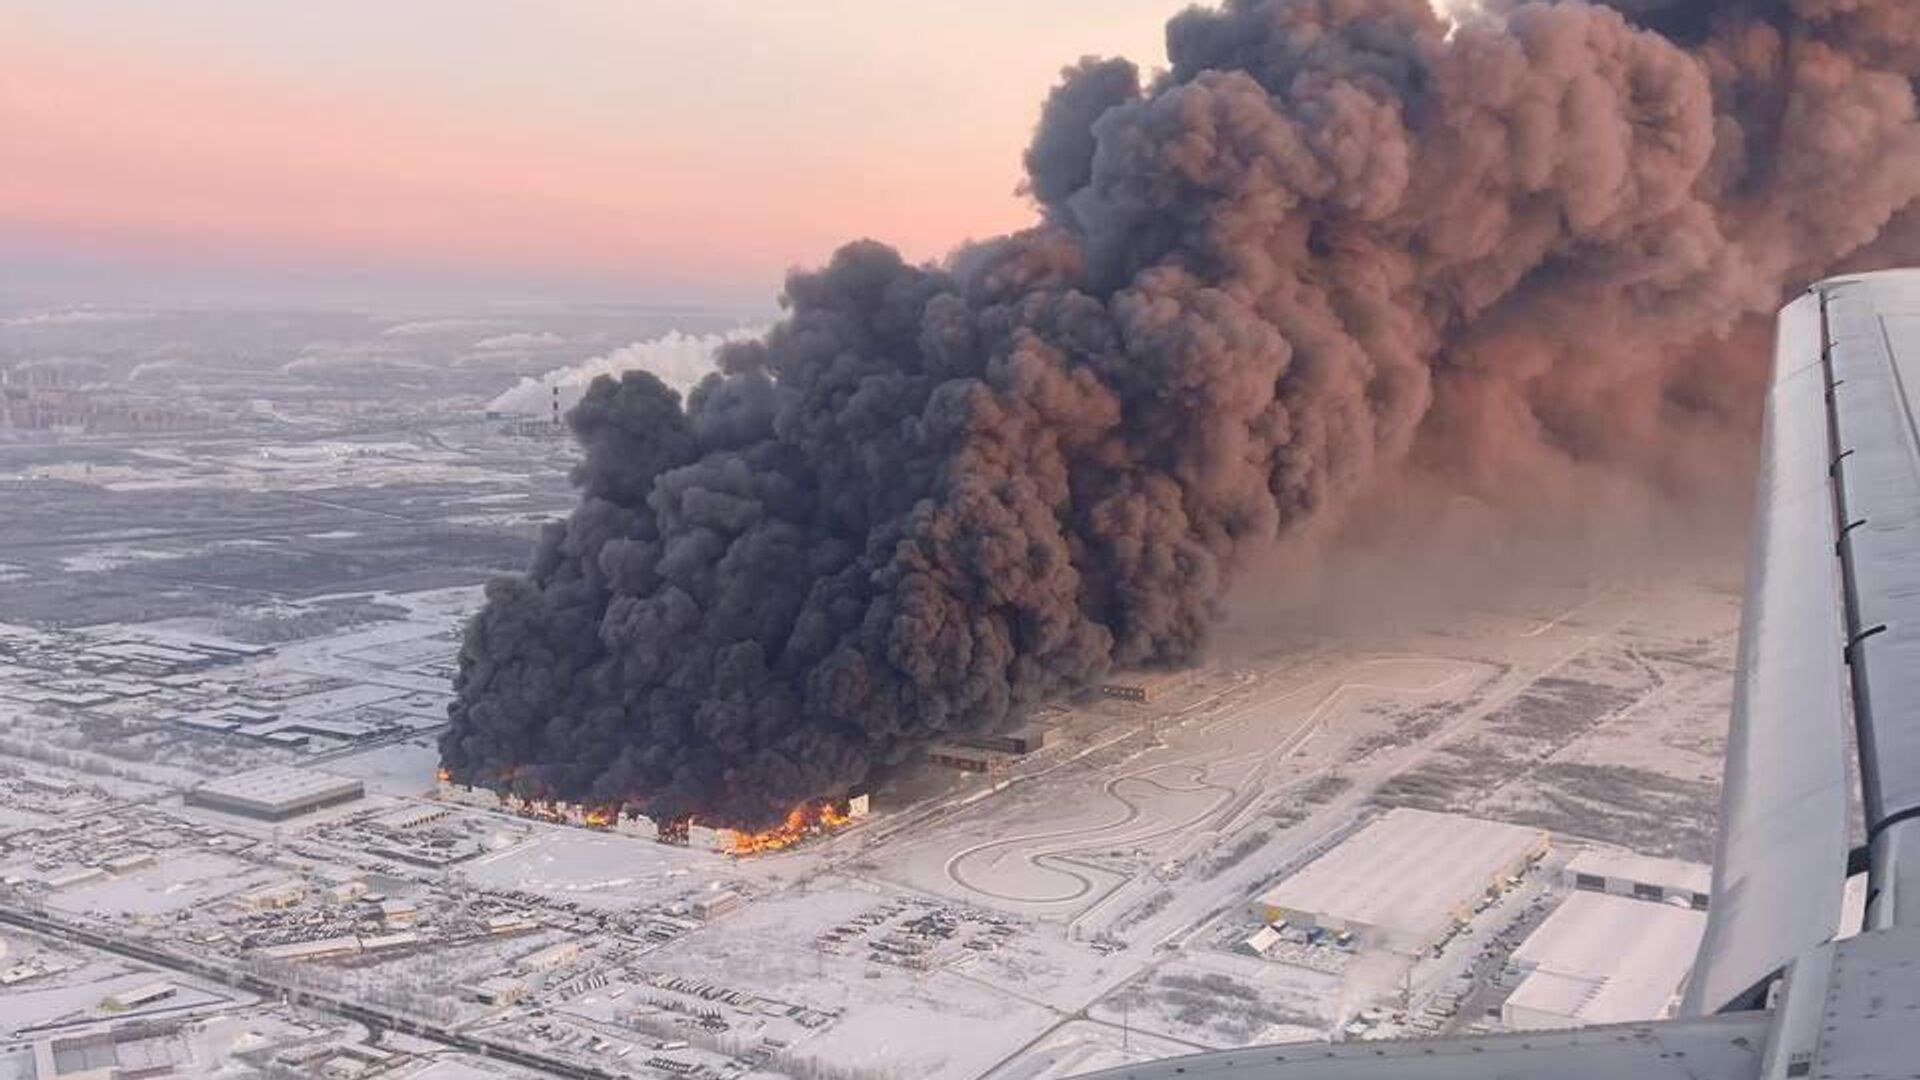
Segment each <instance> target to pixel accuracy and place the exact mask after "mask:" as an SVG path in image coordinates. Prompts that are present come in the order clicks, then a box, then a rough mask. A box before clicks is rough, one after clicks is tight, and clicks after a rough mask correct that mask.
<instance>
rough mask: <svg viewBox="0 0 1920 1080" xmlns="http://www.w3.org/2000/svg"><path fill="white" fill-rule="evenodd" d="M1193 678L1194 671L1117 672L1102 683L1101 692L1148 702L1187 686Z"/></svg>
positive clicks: (1109, 695)
mask: <svg viewBox="0 0 1920 1080" xmlns="http://www.w3.org/2000/svg"><path fill="white" fill-rule="evenodd" d="M1192 679H1193V672H1192V671H1127V672H1117V673H1115V674H1114V676H1113V677H1112V678H1111V679H1109V680H1108V681H1106V682H1104V683H1102V684H1100V693H1101V694H1102V695H1104V696H1106V697H1110V698H1119V699H1120V700H1122V701H1135V702H1139V703H1141V704H1148V703H1150V702H1152V701H1154V700H1156V699H1158V698H1159V697H1160V696H1161V695H1162V694H1165V693H1167V692H1168V691H1170V690H1177V689H1179V688H1180V687H1182V686H1185V685H1186V684H1187V683H1188V682H1190V681H1192Z"/></svg>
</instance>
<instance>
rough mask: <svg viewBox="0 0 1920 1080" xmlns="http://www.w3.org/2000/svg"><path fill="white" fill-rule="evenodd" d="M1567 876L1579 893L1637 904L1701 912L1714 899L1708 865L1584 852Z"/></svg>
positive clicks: (1573, 861)
mask: <svg viewBox="0 0 1920 1080" xmlns="http://www.w3.org/2000/svg"><path fill="white" fill-rule="evenodd" d="M1565 874H1566V880H1567V884H1568V885H1571V886H1572V887H1574V888H1575V889H1581V890H1584V891H1587V892H1604V893H1612V894H1614V895H1615V896H1631V897H1633V898H1634V899H1636V900H1653V901H1658V902H1665V901H1670V900H1671V901H1677V902H1679V903H1681V904H1685V905H1686V906H1688V907H1691V908H1694V909H1696V910H1699V911H1705V910H1706V909H1707V903H1708V901H1709V899H1710V898H1711V897H1712V895H1713V869H1712V868H1711V867H1709V866H1707V865H1705V864H1704V863H1697V862H1685V861H1683V860H1680V859H1661V858H1656V857H1654V856H1651V855H1636V854H1634V853H1633V852H1631V851H1603V850H1588V851H1583V852H1581V853H1580V854H1578V855H1575V856H1574V857H1573V858H1572V859H1571V860H1569V861H1568V862H1567V868H1566V871H1565Z"/></svg>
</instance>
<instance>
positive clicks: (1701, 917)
mask: <svg viewBox="0 0 1920 1080" xmlns="http://www.w3.org/2000/svg"><path fill="white" fill-rule="evenodd" d="M1706 925H1707V917H1706V915H1705V914H1703V913H1701V912H1699V911H1695V910H1693V909H1692V908H1691V907H1680V906H1678V905H1674V904H1649V903H1645V902H1643V901H1638V900H1633V899H1630V898H1628V897H1622V896H1612V895H1608V894H1606V893H1601V892H1576V893H1574V894H1572V895H1571V896H1569V897H1567V899H1566V901H1565V902H1564V903H1562V904H1561V905H1560V907H1559V908H1558V909H1557V910H1555V911H1554V913H1553V914H1552V915H1550V916H1548V917H1547V920H1546V921H1545V922H1543V923H1541V924H1540V928H1539V929H1538V930H1535V931H1534V932H1533V933H1532V934H1531V935H1530V936H1529V937H1528V938H1527V940H1526V941H1525V942H1523V943H1522V944H1521V946H1520V948H1519V949H1517V950H1515V951H1514V954H1513V958H1512V959H1511V960H1510V961H1509V962H1508V963H1509V965H1510V974H1512V975H1518V976H1521V981H1520V984H1519V986H1517V987H1515V989H1514V991H1513V993H1512V995H1511V996H1509V997H1508V998H1507V1001H1506V1003H1505V1004H1504V1005H1502V1006H1501V1009H1500V1018H1501V1021H1502V1022H1503V1023H1505V1024H1506V1026H1508V1027H1510V1028H1515V1029H1519V1030H1544V1029H1552V1028H1566V1027H1581V1026H1585V1025H1588V1024H1615V1023H1624V1022H1627V1021H1631V1020H1654V1019H1659V1018H1661V1017H1664V1016H1666V1015H1668V1014H1669V1013H1670V1012H1671V1011H1672V1007H1673V1005H1674V1003H1675V1002H1677V1001H1678V1000H1679V996H1680V992H1681V989H1682V988H1683V987H1684V985H1685V983H1686V979H1687V973H1688V971H1689V970H1690V969H1691V968H1692V966H1693V956H1694V953H1695V952H1696V951H1697V950H1698V949H1699V947H1700V938H1701V935H1702V934H1704V933H1705V932H1706Z"/></svg>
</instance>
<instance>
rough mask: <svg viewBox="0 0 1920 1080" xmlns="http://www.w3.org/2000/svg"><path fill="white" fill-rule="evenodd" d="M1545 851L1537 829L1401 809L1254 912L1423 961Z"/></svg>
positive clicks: (1284, 885)
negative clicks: (1426, 953) (1432, 948)
mask: <svg viewBox="0 0 1920 1080" xmlns="http://www.w3.org/2000/svg"><path fill="white" fill-rule="evenodd" d="M1547 847H1548V837H1547V834H1546V833H1545V832H1544V831H1542V830H1540V829H1530V828H1525V827H1523V826H1519V825H1506V824H1502V823H1500V822H1496V821H1481V820H1479V819H1478V818H1469V817H1460V816H1457V815H1454V814H1436V813H1433V812H1431V811H1427V810H1415V809H1410V808H1406V807H1401V808H1398V809H1395V810H1392V811H1390V812H1388V813H1387V814H1386V816H1384V817H1382V818H1380V819H1378V820H1376V821H1374V822H1372V823H1371V824H1369V825H1368V826H1367V827H1366V828H1364V829H1362V830H1360V831H1359V832H1358V833H1356V834H1354V835H1353V836H1351V837H1349V838H1348V839H1347V840H1345V841H1344V842H1342V843H1341V844H1340V845H1339V846H1338V847H1336V848H1334V849H1333V850H1332V851H1329V852H1327V853H1326V854H1325V855H1322V856H1320V857H1319V858H1318V859H1315V860H1314V861H1313V862H1311V863H1308V864H1307V866H1306V867H1305V868H1304V869H1302V870H1301V871H1299V872H1298V873H1296V874H1294V875H1292V876H1291V877H1289V878H1287V879H1286V880H1284V881H1282V882H1280V883H1279V884H1278V885H1276V886H1274V887H1273V888H1272V889H1270V890H1268V891H1267V892H1266V893H1264V894H1262V895H1261V896H1260V897H1259V898H1258V899H1256V900H1255V901H1254V902H1253V912H1254V914H1255V915H1257V916H1259V918H1260V919H1261V920H1262V921H1263V922H1265V923H1267V924H1269V925H1275V924H1279V923H1282V922H1285V923H1290V924H1293V925H1295V926H1303V927H1319V928H1321V929H1325V930H1330V931H1336V932H1340V931H1345V932H1348V933H1351V934H1353V935H1354V936H1355V937H1356V938H1357V939H1359V941H1360V943H1361V944H1362V945H1364V946H1368V947H1372V948H1381V949H1389V950H1392V951H1394V952H1401V953H1409V954H1412V953H1418V952H1421V951H1422V950H1424V949H1426V948H1427V947H1429V946H1430V945H1432V944H1433V943H1435V942H1437V941H1439V940H1440V939H1441V938H1443V937H1445V936H1446V935H1447V934H1448V933H1449V932H1451V931H1452V929H1453V928H1454V927H1455V926H1457V925H1458V924H1460V923H1463V922H1465V921H1466V920H1467V918H1468V917H1469V916H1470V915H1472V913H1473V908H1474V905H1475V904H1477V903H1479V902H1480V901H1481V900H1482V899H1484V898H1485V897H1486V896H1487V895H1488V893H1489V891H1490V890H1493V889H1495V888H1497V887H1499V885H1500V884H1501V883H1502V882H1503V881H1504V880H1505V879H1507V878H1509V877H1512V876H1514V875H1516V874H1519V873H1521V872H1522V871H1524V870H1525V869H1526V868H1527V866H1528V865H1529V864H1531V863H1532V862H1534V861H1536V860H1538V859H1539V858H1540V857H1541V856H1543V855H1545V854H1546V853H1547Z"/></svg>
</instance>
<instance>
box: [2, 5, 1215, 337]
mask: <svg viewBox="0 0 1920 1080" xmlns="http://www.w3.org/2000/svg"><path fill="white" fill-rule="evenodd" d="M17 6H18V7H19V9H20V10H19V11H18V12H17V13H16V14H15V15H14V16H13V17H10V18H9V20H8V24H7V25H6V26H5V27H0V145H5V146H7V147H8V151H7V157H8V158H9V161H8V162H7V168H5V169H0V247H4V248H12V249H14V250H15V251H22V250H31V251H32V252H33V253H34V254H35V256H36V257H37V258H38V259H39V260H40V261H42V262H49V261H52V262H58V261H62V260H64V261H67V262H71V263H77V264H83V265H99V266H103V267H115V266H127V267H135V268H138V269H137V270H136V271H133V273H134V274H135V276H136V277H137V276H139V275H141V274H145V275H153V276H156V277H159V278H163V279H171V282H172V283H173V284H174V285H176V286H177V285H178V284H179V283H180V282H182V281H188V282H191V281H193V280H196V279H200V278H204V279H206V280H207V281H208V282H209V283H210V284H209V286H208V287H209V289H212V290H215V291H217V288H218V285H217V283H218V281H219V280H221V279H222V278H223V277H236V276H247V275H252V274H258V273H272V272H276V271H281V270H286V269H289V268H298V269H301V270H303V271H305V272H308V273H313V272H316V271H319V272H330V271H337V272H340V273H343V274H351V275H359V276H364V277H369V278H373V279H378V278H382V277H388V276H392V277H407V278H410V279H415V280H423V281H433V280H434V279H436V278H445V279H447V280H468V279H470V280H476V281H486V282H492V283H494V284H492V285H490V286H488V287H489V288H491V289H495V290H498V289H507V290H509V291H511V290H513V289H517V288H523V287H525V288H533V289H535V290H544V291H545V292H547V293H549V294H564V293H566V291H567V290H568V289H569V288H570V287H572V286H573V285H576V284H580V283H586V284H588V285H591V286H592V287H593V288H594V289H595V290H597V291H598V292H600V293H601V294H603V295H604V294H605V293H607V292H609V291H612V292H621V291H624V290H632V291H633V292H634V293H635V294H636V295H635V298H636V299H645V297H643V296H640V295H638V294H640V293H645V292H647V291H648V290H657V291H658V292H660V293H661V294H662V295H663V296H664V297H666V298H670V299H696V300H697V299H711V300H721V301H728V300H732V301H739V302H751V301H753V300H754V298H756V297H766V298H770V297H771V295H772V294H773V293H774V292H775V291H777V289H778V283H779V279H780V276H781V275H782V273H784V271H785V270H786V269H787V268H789V267H791V266H794V265H806V264H812V263H817V262H819V261H821V260H822V259H824V258H825V257H826V256H827V255H828V254H829V253H830V252H831V251H832V249H833V248H834V247H835V246H837V245H838V244H840V243H842V242H845V241H846V240H850V239H854V238H857V237H863V236H871V237H874V238H876V239H880V240H883V241H886V242H888V243H892V244H894V245H896V246H898V247H900V248H901V249H902V251H904V252H905V253H906V254H908V255H909V256H910V257H913V258H920V259H928V258H937V257H939V256H941V255H942V254H944V253H945V252H947V251H949V250H950V249H951V248H952V247H953V246H954V245H955V244H956V243H958V242H960V241H963V240H965V239H968V238H970V237H979V236H985V235H990V234H992V233H995V232H999V231H1003V230H1006V229H1010V228H1015V227H1018V226H1020V225H1022V224H1024V223H1026V222H1028V221H1030V220H1031V218H1032V210H1031V207H1030V206H1029V205H1028V204H1027V202H1026V201H1025V200H1024V199H1023V198H1022V197H1020V196H1019V195H1018V194H1017V193H1016V191H1015V188H1016V185H1017V184H1018V181H1019V178H1020V161H1019V158H1020V151H1021V149H1022V148H1023V147H1024V145H1025V142H1026V139H1027V136H1028V134H1029V133H1030V131H1031V128H1032V125H1033V121H1034V119H1035V117H1036V116H1037V114H1038V109H1039V104H1040V101H1041V98H1042V97H1043V95H1044V94H1045V92H1046V90H1047V88H1048V87H1049V86H1050V85H1051V84H1052V82H1053V81H1054V79H1055V77H1056V75H1057V72H1058V69H1059V68H1060V67H1062V66H1063V65H1064V64H1066V63H1069V62H1071V61H1072V60H1074V59H1075V58H1076V57H1078V56H1079V55H1081V54H1083V53H1087V52H1101V53H1115V52H1117V53H1121V54H1123V55H1128V56H1131V57H1133V58H1134V59H1136V60H1138V61H1140V62H1142V63H1143V64H1148V65H1150V64H1153V63H1156V62H1158V61H1159V60H1160V58H1161V57H1160V53H1159V49H1158V43H1159V36H1160V27H1161V25H1162V24H1163V23H1164V20H1165V18H1166V16H1167V15H1168V14H1169V13H1170V12H1171V11H1172V10H1174V9H1176V8H1177V7H1178V6H1180V5H1179V4H1177V3H1169V2H1167V0H1153V2H1140V0H1126V2H1114V0H1100V2H1095V0H1071V2H1061V3H1055V4H1051V5H1048V6H1047V9H1046V10H1045V11H1044V12H1033V11H1030V10H1029V9H1028V8H1027V7H1026V6H1025V5H1021V4H1018V3H1013V2H1004V0H993V2H986V3H976V4H971V5H960V4H951V5H949V4H944V3H943V4H928V5H918V4H916V5H879V4H871V3H858V2H853V0H829V2H825V3H819V4H810V5H807V6H806V10H804V11H801V10H797V9H796V8H788V7H783V6H776V5H763V4H756V3H752V2H750V0H737V2H718V3H714V2H708V3H666V2H659V3H654V2H629V3H619V2H612V0H605V2H602V0H583V2H580V3H569V4H567V5H559V6H556V5H541V4H536V3H532V2H494V3H479V4H476V3H465V2H460V0H415V2H410V3H407V4H400V5H384V6H383V5H375V4H372V3H345V4H340V5H334V6H328V7H327V8H326V10H325V11H316V10H314V9H313V8H311V7H309V6H306V5H299V4H294V3H287V2H279V0H272V2H261V0H244V2H243V0H175V2H172V3H169V4H165V5H134V4H127V3H124V2H118V3H116V2H108V0H57V2H56V0H45V2H42V0H23V2H21V3H20V4H18V5H17ZM391 7H399V8H402V9H404V12H405V14H404V15H400V14H395V13H394V12H392V11H390V10H386V8H391ZM5 273H6V277H5V278H0V282H5V283H6V284H9V285H12V286H15V287H21V286H23V285H30V284H31V282H24V281H22V280H21V273H20V271H19V270H17V269H15V268H11V267H9V268H6V269H5Z"/></svg>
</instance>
